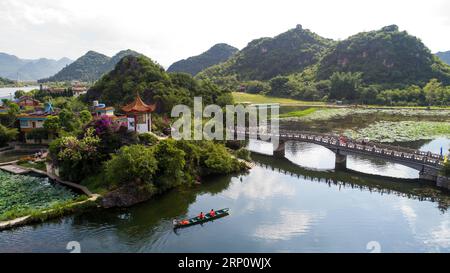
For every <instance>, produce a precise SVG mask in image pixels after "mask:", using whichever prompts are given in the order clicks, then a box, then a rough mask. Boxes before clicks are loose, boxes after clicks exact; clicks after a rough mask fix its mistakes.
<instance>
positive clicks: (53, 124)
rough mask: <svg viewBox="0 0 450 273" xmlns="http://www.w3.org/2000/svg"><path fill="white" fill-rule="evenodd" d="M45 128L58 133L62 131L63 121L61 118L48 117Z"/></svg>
mask: <svg viewBox="0 0 450 273" xmlns="http://www.w3.org/2000/svg"><path fill="white" fill-rule="evenodd" d="M43 126H44V128H45V129H47V130H49V131H53V132H57V131H59V129H61V120H60V119H59V116H48V117H47V119H46V120H45V121H44V124H43Z"/></svg>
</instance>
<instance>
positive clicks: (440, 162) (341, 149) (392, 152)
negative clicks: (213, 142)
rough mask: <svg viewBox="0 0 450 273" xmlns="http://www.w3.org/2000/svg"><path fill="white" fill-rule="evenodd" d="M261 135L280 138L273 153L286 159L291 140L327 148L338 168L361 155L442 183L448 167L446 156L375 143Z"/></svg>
mask: <svg viewBox="0 0 450 273" xmlns="http://www.w3.org/2000/svg"><path fill="white" fill-rule="evenodd" d="M255 132H257V130H252V131H250V130H249V128H235V131H234V133H235V135H236V136H237V139H243V138H244V139H248V138H250V139H255V137H256V134H255ZM257 135H258V136H259V137H260V138H261V139H263V140H264V139H274V138H278V143H279V145H278V146H277V147H274V150H273V155H274V156H276V157H284V155H285V143H286V142H287V141H299V142H308V143H314V144H317V145H320V146H323V147H326V148H328V149H329V150H331V151H332V152H334V154H335V155H336V160H335V168H336V169H346V167H347V155H349V154H356V155H358V154H360V155H367V156H372V157H377V158H382V159H385V160H387V161H391V162H395V163H399V164H402V165H405V166H407V167H410V168H413V169H416V170H418V171H419V177H420V179H424V180H431V181H435V182H438V180H439V173H440V170H441V169H442V168H443V166H444V157H443V156H441V155H439V154H435V153H431V152H424V151H419V150H414V149H409V148H404V147H398V146H392V145H386V144H381V143H375V142H364V141H357V140H354V139H349V138H342V137H340V136H337V135H334V134H321V133H313V132H304V131H290V130H280V131H278V132H277V133H268V132H264V130H261V131H260V132H258V134H257ZM447 186H448V185H447Z"/></svg>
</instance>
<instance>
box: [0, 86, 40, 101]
mask: <svg viewBox="0 0 450 273" xmlns="http://www.w3.org/2000/svg"><path fill="white" fill-rule="evenodd" d="M34 89H39V86H25V87H2V88H0V99H4V98H6V99H11V96H12V98H14V92H16V91H17V90H23V91H25V92H28V91H31V90H34Z"/></svg>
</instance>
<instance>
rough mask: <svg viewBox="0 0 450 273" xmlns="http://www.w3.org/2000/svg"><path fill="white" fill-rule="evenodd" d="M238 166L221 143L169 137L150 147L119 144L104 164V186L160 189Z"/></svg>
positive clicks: (163, 189)
mask: <svg viewBox="0 0 450 273" xmlns="http://www.w3.org/2000/svg"><path fill="white" fill-rule="evenodd" d="M241 169H242V166H241V163H239V162H238V161H237V160H236V159H235V158H233V157H232V156H231V155H230V153H229V152H228V151H227V150H226V148H225V147H224V146H223V145H221V144H218V143H213V142H211V141H198V142H193V141H183V140H182V141H175V140H173V139H168V140H162V141H160V142H159V143H158V144H156V145H154V146H151V147H148V146H143V145H131V146H124V147H122V148H121V149H120V151H119V152H118V153H117V154H116V155H113V157H112V159H111V160H109V161H107V162H106V163H105V173H106V178H107V181H106V183H108V185H106V187H111V186H113V185H119V186H120V185H124V184H127V183H136V182H138V183H144V184H147V185H148V187H149V188H150V189H157V191H158V192H163V191H166V190H168V189H170V188H173V187H176V186H179V185H181V184H189V183H192V182H194V181H196V180H198V179H200V177H201V176H205V175H211V174H225V173H231V172H236V171H239V170H241Z"/></svg>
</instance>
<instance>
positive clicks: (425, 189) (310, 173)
mask: <svg viewBox="0 0 450 273" xmlns="http://www.w3.org/2000/svg"><path fill="white" fill-rule="evenodd" d="M252 158H253V160H254V161H255V163H256V164H257V165H259V166H262V167H264V168H267V169H270V170H273V171H276V172H279V173H283V174H287V175H290V176H294V177H298V178H302V179H305V180H311V181H314V182H323V183H327V184H328V185H329V186H337V187H339V189H340V188H352V189H360V190H362V191H370V192H377V193H379V194H395V195H397V196H401V197H407V198H410V199H416V200H419V201H431V202H436V203H438V208H439V210H440V211H441V212H446V211H447V209H448V208H449V207H450V196H449V195H448V192H447V191H445V190H441V189H439V188H437V187H436V186H435V185H434V184H433V183H432V182H425V181H419V180H418V179H401V178H391V177H383V176H378V175H371V174H364V173H360V172H357V171H352V170H346V171H317V170H310V169H305V168H302V167H300V166H298V165H296V164H294V163H292V162H290V161H289V160H287V159H278V158H277V159H275V158H273V157H271V156H264V155H259V154H252Z"/></svg>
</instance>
